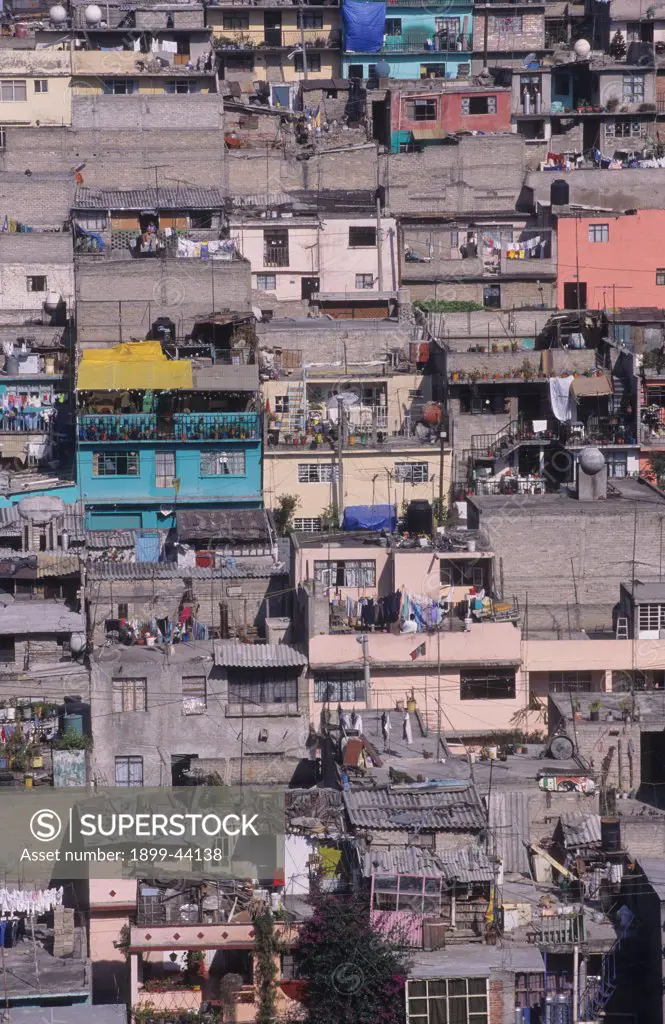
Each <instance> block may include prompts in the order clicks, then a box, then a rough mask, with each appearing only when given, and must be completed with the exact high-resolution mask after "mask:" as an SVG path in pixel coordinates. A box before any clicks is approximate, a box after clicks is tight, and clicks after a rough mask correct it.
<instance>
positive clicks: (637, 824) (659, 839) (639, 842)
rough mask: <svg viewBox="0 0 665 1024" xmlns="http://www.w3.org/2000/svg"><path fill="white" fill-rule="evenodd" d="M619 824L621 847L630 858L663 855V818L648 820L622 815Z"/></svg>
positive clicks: (664, 825)
mask: <svg viewBox="0 0 665 1024" xmlns="http://www.w3.org/2000/svg"><path fill="white" fill-rule="evenodd" d="M620 824H621V848H622V849H623V850H627V851H628V853H629V855H630V857H631V859H633V860H634V859H639V858H640V857H662V856H663V850H665V818H656V819H655V820H651V821H649V820H645V819H644V818H632V817H622V818H621V820H620Z"/></svg>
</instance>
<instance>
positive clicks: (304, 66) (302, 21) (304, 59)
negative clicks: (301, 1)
mask: <svg viewBox="0 0 665 1024" xmlns="http://www.w3.org/2000/svg"><path fill="white" fill-rule="evenodd" d="M303 10H304V8H302V7H299V8H298V20H299V22H300V48H301V50H302V74H303V79H304V80H305V81H307V51H306V49H305V18H304V16H303Z"/></svg>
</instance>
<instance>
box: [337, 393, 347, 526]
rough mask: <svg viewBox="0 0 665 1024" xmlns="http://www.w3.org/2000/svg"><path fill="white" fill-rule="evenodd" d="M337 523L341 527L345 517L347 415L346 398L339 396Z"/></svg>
mask: <svg viewBox="0 0 665 1024" xmlns="http://www.w3.org/2000/svg"><path fill="white" fill-rule="evenodd" d="M337 418H338V420H339V423H338V431H337V434H338V436H337V503H338V504H337V524H338V526H339V527H340V529H341V526H342V521H343V519H344V427H345V425H346V415H345V412H344V399H343V398H341V397H340V396H339V395H338V397H337Z"/></svg>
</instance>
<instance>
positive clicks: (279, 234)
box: [263, 228, 289, 267]
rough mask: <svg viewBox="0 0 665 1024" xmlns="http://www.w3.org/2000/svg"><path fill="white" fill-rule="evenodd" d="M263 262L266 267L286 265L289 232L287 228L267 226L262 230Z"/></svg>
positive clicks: (287, 260)
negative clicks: (267, 227)
mask: <svg viewBox="0 0 665 1024" xmlns="http://www.w3.org/2000/svg"><path fill="white" fill-rule="evenodd" d="M263 262H264V264H265V266H266V267H288V265H289V232H288V229H287V228H269V229H268V230H266V231H264V232H263Z"/></svg>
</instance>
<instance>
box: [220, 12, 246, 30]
mask: <svg viewBox="0 0 665 1024" xmlns="http://www.w3.org/2000/svg"><path fill="white" fill-rule="evenodd" d="M222 26H223V27H224V28H225V29H229V28H230V29H247V28H249V14H224V15H223V17H222Z"/></svg>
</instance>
